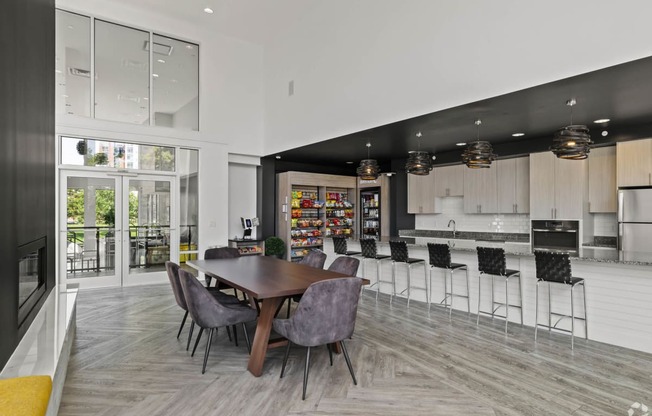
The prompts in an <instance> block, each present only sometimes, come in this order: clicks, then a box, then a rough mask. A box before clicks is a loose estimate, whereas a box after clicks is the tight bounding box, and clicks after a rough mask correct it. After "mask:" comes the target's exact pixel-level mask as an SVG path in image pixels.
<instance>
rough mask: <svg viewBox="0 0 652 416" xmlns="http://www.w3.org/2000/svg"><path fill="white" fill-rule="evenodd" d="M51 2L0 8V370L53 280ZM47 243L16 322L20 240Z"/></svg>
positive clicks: (15, 0)
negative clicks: (41, 285) (37, 293)
mask: <svg viewBox="0 0 652 416" xmlns="http://www.w3.org/2000/svg"><path fill="white" fill-rule="evenodd" d="M54 22H55V18H54V0H3V1H2V12H1V13H0V45H1V46H0V56H2V59H0V264H2V273H0V334H1V335H0V368H2V367H4V365H5V364H6V362H7V360H8V359H9V357H10V356H11V354H12V352H13V351H14V349H15V348H16V346H17V345H18V342H19V341H20V339H21V337H22V336H23V335H24V333H25V331H26V329H27V327H28V326H29V323H31V321H32V320H33V319H34V316H35V315H36V313H37V312H38V309H39V308H40V307H41V306H42V304H43V302H44V301H45V298H46V297H47V295H48V294H49V292H50V291H51V290H52V289H53V288H54V285H55V267H54V260H55V253H54V246H55V236H56V234H55V194H54V188H55V162H56V161H55V138H54V80H55V73H54V39H55V27H54ZM42 237H45V238H46V240H47V255H46V260H47V283H46V284H47V291H46V294H45V295H44V296H43V297H42V298H41V300H40V302H39V303H38V304H37V305H36V306H35V307H34V309H32V311H31V312H30V314H29V315H28V317H27V319H26V321H25V323H24V324H23V325H22V326H21V327H20V328H19V327H18V253H17V248H18V246H20V245H23V244H25V243H29V242H31V241H34V240H37V239H39V238H42Z"/></svg>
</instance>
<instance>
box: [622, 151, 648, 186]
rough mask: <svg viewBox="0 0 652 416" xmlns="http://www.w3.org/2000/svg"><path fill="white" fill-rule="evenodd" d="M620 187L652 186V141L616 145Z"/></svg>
mask: <svg viewBox="0 0 652 416" xmlns="http://www.w3.org/2000/svg"><path fill="white" fill-rule="evenodd" d="M616 155H617V156H616V157H617V164H616V166H617V169H618V174H617V176H618V187H624V186H650V185H652V139H644V140H634V141H630V142H621V143H618V144H617V145H616Z"/></svg>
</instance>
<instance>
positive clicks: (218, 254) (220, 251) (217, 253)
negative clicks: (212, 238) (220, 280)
mask: <svg viewBox="0 0 652 416" xmlns="http://www.w3.org/2000/svg"><path fill="white" fill-rule="evenodd" d="M238 257H240V250H238V249H237V248H235V247H217V248H209V249H208V250H206V251H204V260H221V259H235V258H238Z"/></svg>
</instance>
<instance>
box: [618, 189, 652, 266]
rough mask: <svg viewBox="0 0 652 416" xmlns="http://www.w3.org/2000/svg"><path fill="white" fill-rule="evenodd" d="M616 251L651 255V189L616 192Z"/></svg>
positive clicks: (620, 190)
mask: <svg viewBox="0 0 652 416" xmlns="http://www.w3.org/2000/svg"><path fill="white" fill-rule="evenodd" d="M618 250H620V251H622V252H625V253H627V252H630V253H631V252H642V253H652V188H643V189H619V190H618Z"/></svg>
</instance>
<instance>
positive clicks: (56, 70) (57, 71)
mask: <svg viewBox="0 0 652 416" xmlns="http://www.w3.org/2000/svg"><path fill="white" fill-rule="evenodd" d="M54 72H56V73H57V74H62V73H63V72H61V70H59V69H55V70H54Z"/></svg>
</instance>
